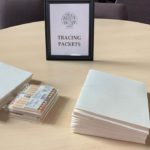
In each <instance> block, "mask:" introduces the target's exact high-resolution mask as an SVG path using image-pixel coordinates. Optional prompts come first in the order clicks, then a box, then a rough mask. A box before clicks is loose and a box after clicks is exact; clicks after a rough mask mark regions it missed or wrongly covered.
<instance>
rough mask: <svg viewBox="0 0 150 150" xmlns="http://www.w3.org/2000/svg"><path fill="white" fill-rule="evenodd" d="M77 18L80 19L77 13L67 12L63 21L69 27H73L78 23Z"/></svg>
mask: <svg viewBox="0 0 150 150" xmlns="http://www.w3.org/2000/svg"><path fill="white" fill-rule="evenodd" d="M77 20H78V19H77V17H76V15H75V14H73V13H71V12H66V13H65V14H64V15H63V16H62V23H63V24H64V25H65V26H66V27H68V28H70V27H73V26H74V25H75V24H77Z"/></svg>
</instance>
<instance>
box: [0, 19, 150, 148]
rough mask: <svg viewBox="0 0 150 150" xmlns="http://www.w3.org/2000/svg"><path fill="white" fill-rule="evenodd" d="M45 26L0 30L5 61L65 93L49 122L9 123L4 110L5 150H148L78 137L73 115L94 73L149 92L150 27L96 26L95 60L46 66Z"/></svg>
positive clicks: (1, 143)
mask: <svg viewBox="0 0 150 150" xmlns="http://www.w3.org/2000/svg"><path fill="white" fill-rule="evenodd" d="M45 55H46V54H45V34H44V22H37V23H31V24H25V25H21V26H16V27H11V28H8V29H3V30H0V61H1V62H4V63H8V64H11V65H14V66H17V67H19V68H22V69H25V70H28V71H30V72H32V73H33V74H34V76H33V79H36V80H41V81H45V82H47V83H50V84H52V85H53V86H55V87H57V88H58V89H59V90H60V95H61V97H60V99H59V100H58V102H57V104H56V105H55V107H54V108H53V110H52V111H51V113H50V114H49V115H48V117H47V119H46V121H45V123H43V124H40V123H35V122H29V121H23V120H17V119H10V118H9V116H8V114H7V113H5V112H4V111H0V150H112V149H114V150H149V149H150V145H140V144H135V143H128V142H122V141H116V140H111V139H105V138H97V137H92V136H85V135H79V134H74V133H72V132H71V129H70V122H71V113H72V111H73V108H74V105H75V103H76V101H77V98H78V96H79V93H80V90H81V87H82V85H83V83H84V80H85V78H86V75H87V73H88V70H89V69H96V70H101V71H105V72H108V73H113V74H115V75H119V76H124V77H127V78H129V79H135V80H139V81H143V82H145V83H146V85H147V89H148V92H150V25H146V24H140V23H135V22H128V21H119V20H96V21H95V48H94V55H95V57H94V61H93V62H89V61H46V56H45Z"/></svg>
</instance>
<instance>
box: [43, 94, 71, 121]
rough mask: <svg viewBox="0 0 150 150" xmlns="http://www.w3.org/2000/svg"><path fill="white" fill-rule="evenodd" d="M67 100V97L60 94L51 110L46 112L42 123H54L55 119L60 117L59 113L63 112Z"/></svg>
mask: <svg viewBox="0 0 150 150" xmlns="http://www.w3.org/2000/svg"><path fill="white" fill-rule="evenodd" d="M68 101H69V98H67V97H64V96H60V97H59V98H58V100H57V102H56V104H55V105H54V107H53V108H52V110H51V111H50V112H49V113H48V115H47V117H46V118H45V120H44V121H43V123H46V124H55V123H56V121H57V119H58V118H59V117H60V115H61V114H62V113H63V110H64V108H65V106H66V104H67V102H68Z"/></svg>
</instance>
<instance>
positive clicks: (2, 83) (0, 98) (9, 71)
mask: <svg viewBox="0 0 150 150" xmlns="http://www.w3.org/2000/svg"><path fill="white" fill-rule="evenodd" d="M31 77H32V73H30V72H28V71H25V70H22V69H19V68H16V67H14V66H11V65H7V64H4V63H1V62H0V108H2V107H3V106H4V105H6V104H7V103H9V102H10V101H11V100H12V98H13V97H14V96H15V95H16V93H17V92H18V91H20V90H21V89H22V86H23V85H24V84H25V83H27V82H29V81H30V79H31Z"/></svg>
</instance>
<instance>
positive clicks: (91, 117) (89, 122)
mask: <svg viewBox="0 0 150 150" xmlns="http://www.w3.org/2000/svg"><path fill="white" fill-rule="evenodd" d="M71 127H72V130H73V132H75V133H80V134H87V135H93V136H100V137H105V138H111V139H117V140H124V141H130V142H136V143H143V144H144V143H145V142H146V138H147V136H148V135H149V128H150V119H149V109H148V99H147V91H146V88H145V85H144V84H143V83H142V82H138V81H135V80H129V79H126V78H122V77H117V76H113V75H111V74H108V73H104V72H100V71H94V70H90V71H89V73H88V75H87V78H86V80H85V83H84V85H83V88H82V90H81V93H80V96H79V99H78V101H77V103H76V106H75V109H74V111H73V114H72V122H71Z"/></svg>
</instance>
